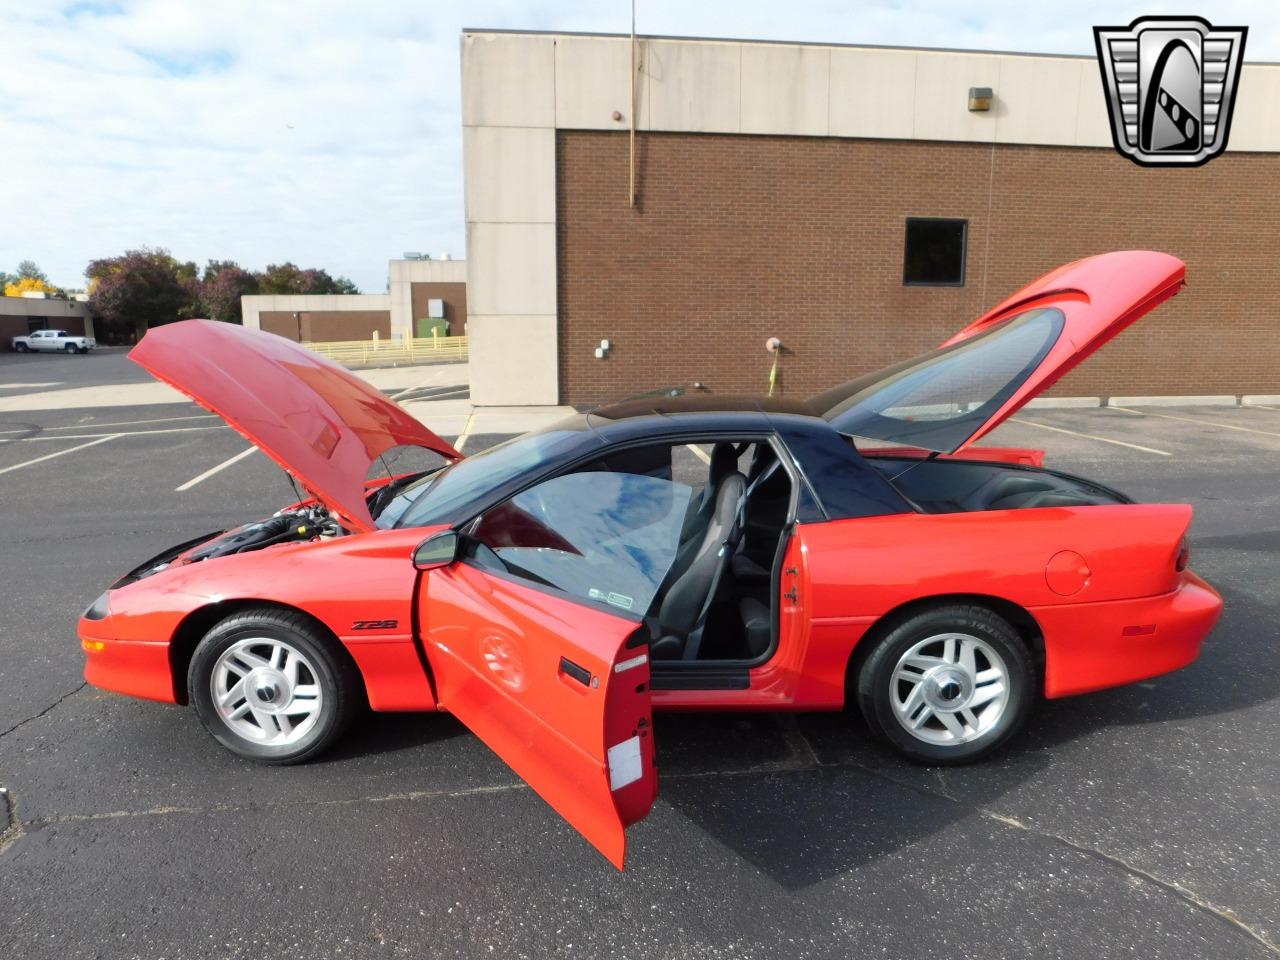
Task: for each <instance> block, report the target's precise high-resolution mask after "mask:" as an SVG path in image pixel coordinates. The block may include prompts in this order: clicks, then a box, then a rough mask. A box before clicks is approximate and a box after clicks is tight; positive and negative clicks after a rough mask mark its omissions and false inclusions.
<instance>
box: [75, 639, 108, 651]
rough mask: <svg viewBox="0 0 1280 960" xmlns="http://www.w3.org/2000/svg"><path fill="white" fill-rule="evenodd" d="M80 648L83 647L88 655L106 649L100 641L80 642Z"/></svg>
mask: <svg viewBox="0 0 1280 960" xmlns="http://www.w3.org/2000/svg"><path fill="white" fill-rule="evenodd" d="M80 646H82V647H84V648H85V650H87V651H89V653H97V652H99V651H100V650H102V649H104V648H105V647H106V644H105V643H103V642H102V641H101V640H81V641H80Z"/></svg>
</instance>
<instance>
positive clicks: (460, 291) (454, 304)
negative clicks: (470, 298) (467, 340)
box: [409, 283, 467, 337]
mask: <svg viewBox="0 0 1280 960" xmlns="http://www.w3.org/2000/svg"><path fill="white" fill-rule="evenodd" d="M409 295H410V297H411V299H412V304H413V306H412V310H413V317H412V320H413V329H414V331H415V333H414V335H415V336H416V335H417V333H416V331H417V329H418V321H419V320H420V319H421V318H423V317H428V316H430V314H429V313H428V311H427V301H428V300H443V301H444V318H445V319H446V320H448V321H449V336H451V337H463V336H466V333H467V285H466V284H465V283H411V284H409Z"/></svg>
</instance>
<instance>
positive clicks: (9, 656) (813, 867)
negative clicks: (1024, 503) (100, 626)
mask: <svg viewBox="0 0 1280 960" xmlns="http://www.w3.org/2000/svg"><path fill="white" fill-rule="evenodd" d="M42 359H43V358H42ZM85 360H88V361H89V363H90V364H94V363H96V362H98V361H99V360H102V361H109V362H110V363H111V364H114V360H115V357H114V356H111V355H103V356H102V357H101V358H95V357H89V358H65V360H63V361H62V362H65V363H67V364H76V363H81V364H82V366H81V367H80V370H81V371H83V375H84V376H88V377H92V376H93V373H92V371H93V369H94V368H93V367H91V366H84V365H83V361H85ZM52 362H53V361H52V360H50V361H49V363H52ZM107 366H108V364H106V363H104V364H103V367H104V369H105V368H106V367H107ZM35 369H36V367H35V366H34V365H30V364H29V365H25V366H22V367H18V366H16V365H14V364H5V365H3V366H0V384H4V383H9V384H13V383H18V382H20V381H22V380H24V379H30V381H31V382H33V383H34V382H41V381H54V380H57V379H59V377H58V376H55V375H48V376H34V375H33V374H31V372H32V371H34V370H35ZM47 369H50V370H51V369H52V368H47ZM112 369H114V366H112ZM122 369H124V368H122ZM15 371H20V372H18V373H16V374H15ZM108 373H109V371H108ZM22 389H26V388H22V387H17V388H12V389H10V390H8V391H7V392H8V393H10V394H12V393H14V392H16V391H19V390H22ZM5 392H6V391H4V390H0V394H4V393H5ZM107 438H109V439H107ZM497 439H498V438H497V437H495V436H489V435H475V436H470V437H468V439H467V445H466V449H467V450H468V451H472V452H474V451H475V450H477V449H480V448H482V447H483V446H484V445H486V444H488V443H492V442H495V441H496V440H497ZM0 440H2V441H4V442H3V443H0V504H2V505H3V506H2V508H0V544H3V546H2V547H0V578H2V582H3V583H4V584H5V589H4V591H3V593H0V691H3V692H2V694H0V785H3V786H4V787H5V789H6V791H7V792H6V793H5V794H4V798H3V802H0V830H5V832H4V833H3V836H2V837H0V955H2V956H12V957H30V958H40V957H56V958H60V960H62V958H71V957H147V958H154V957H169V958H180V957H210V956H214V957H284V956H307V955H310V956H350V957H364V956H369V957H382V956H441V957H446V956H475V955H481V956H488V955H492V956H501V957H525V956H527V957H544V956H581V957H603V956H617V957H699V958H701V957H782V956H786V957H850V956H857V957H900V958H907V957H926V956H928V957H937V956H948V957H964V956H981V957H985V958H996V957H1018V958H1023V957H1028V956H1037V957H1142V958H1163V957H1170V958H1174V957H1176V958H1179V960H1183V958H1186V957H1193V956H1194V957H1209V956H1211V957H1232V958H1235V957H1241V958H1247V957H1274V956H1276V955H1278V954H1280V876H1278V871H1277V866H1276V865H1277V863H1280V805H1278V804H1277V803H1276V798H1277V796H1280V760H1277V751H1276V746H1277V742H1278V739H1280V738H1278V737H1277V733H1278V732H1280V705H1278V704H1280V701H1278V700H1277V695H1278V694H1280V669H1278V668H1277V658H1276V649H1277V643H1278V642H1280V607H1278V603H1280V592H1278V591H1277V586H1276V584H1277V575H1278V574H1280V560H1278V559H1277V557H1278V556H1280V521H1278V520H1277V515H1278V514H1277V511H1278V510H1280V502H1278V501H1280V490H1278V489H1277V486H1276V482H1275V477H1276V468H1277V462H1278V457H1280V409H1274V410H1273V409H1263V408H1211V407H1160V408H1144V409H1142V410H1140V411H1138V412H1126V411H1123V410H1114V409H1092V410H1060V409H1052V410H1051V409H1033V410H1028V411H1026V412H1025V413H1024V414H1023V415H1021V416H1020V417H1019V418H1018V420H1017V421H1016V422H1013V423H1010V424H1008V425H1006V426H1005V427H1002V428H1001V429H1000V430H999V431H998V432H997V433H996V434H994V435H993V436H992V437H991V438H990V440H989V441H988V442H989V443H992V444H1004V445H1017V446H1038V447H1044V448H1046V449H1048V450H1049V451H1050V457H1049V462H1050V464H1051V465H1052V466H1056V467H1058V468H1061V469H1064V470H1068V471H1072V472H1077V473H1080V474H1083V475H1085V476H1088V477H1091V478H1094V479H1097V480H1100V481H1103V482H1105V483H1109V484H1111V485H1114V486H1116V487H1118V488H1119V489H1121V490H1124V491H1125V492H1127V493H1129V494H1130V495H1132V496H1134V497H1136V498H1137V499H1140V500H1145V501H1187V502H1190V503H1192V504H1193V505H1194V506H1195V508H1196V520H1195V525H1194V527H1193V541H1192V543H1193V554H1192V564H1193V566H1194V567H1195V568H1196V570H1197V571H1198V572H1200V573H1201V574H1202V575H1203V576H1205V577H1207V578H1208V579H1209V580H1210V581H1211V582H1213V583H1214V584H1215V586H1217V587H1218V588H1219V590H1220V591H1221V592H1222V593H1223V595H1224V596H1225V598H1226V611H1225V614H1224V617H1223V620H1222V623H1221V624H1220V625H1219V627H1218V628H1217V630H1216V632H1215V633H1214V634H1213V635H1212V637H1211V638H1210V641H1209V643H1208V644H1207V645H1206V647H1205V651H1204V654H1203V656H1202V657H1201V659H1200V660H1199V661H1198V662H1197V663H1196V664H1194V665H1193V666H1191V667H1190V668H1188V669H1186V670H1184V671H1181V672H1179V673H1176V674H1173V675H1171V676H1168V677H1164V678H1160V679H1158V680H1155V681H1151V682H1148V683H1143V684H1138V685H1135V686H1132V687H1128V688H1124V689H1119V690H1114V691H1109V692H1105V693H1099V694H1093V695H1090V696H1086V697H1080V698H1075V699H1071V700H1063V701H1056V702H1051V703H1042V704H1040V705H1039V708H1038V710H1037V711H1036V712H1035V714H1034V716H1033V718H1032V720H1031V722H1030V724H1029V725H1028V728H1027V729H1026V730H1025V731H1024V733H1023V735H1022V736H1021V737H1020V738H1019V739H1018V741H1017V742H1016V743H1015V744H1014V745H1013V746H1011V747H1010V748H1009V749H1007V750H1006V751H1005V752H1003V753H1002V754H1000V755H999V756H998V757H997V758H996V759H994V760H992V761H989V762H986V763H983V764H980V765H977V766H972V767H966V768H959V769H948V770H946V771H945V772H943V771H939V770H932V769H924V768H919V767H913V766H909V765H907V764H906V763H904V762H902V761H900V760H898V759H897V758H896V757H894V756H893V755H891V754H889V753H888V752H887V751H886V750H884V749H882V748H880V747H879V746H878V745H876V744H874V743H872V742H871V741H870V740H869V738H868V736H867V734H866V731H865V729H864V727H863V725H862V723H861V722H860V721H859V720H858V719H857V718H856V717H854V716H841V715H815V716H802V717H789V716H780V717H772V716H762V715H738V716H727V715H708V716H697V715H678V716H664V717H659V719H658V720H657V722H656V736H657V743H658V751H659V764H660V770H661V797H660V799H659V801H658V804H657V805H656V806H655V808H654V810H653V813H652V814H651V815H650V817H649V818H648V819H647V820H646V821H644V822H643V823H641V824H640V825H639V826H638V827H636V828H634V829H633V830H632V831H631V834H630V836H631V847H630V854H629V858H630V859H629V867H628V870H627V871H626V872H625V873H618V872H616V871H614V870H613V868H612V867H610V866H609V865H608V864H607V863H606V862H605V861H604V860H603V859H602V858H601V857H600V856H599V855H597V854H596V853H595V852H594V850H592V848H591V847H589V846H588V845H587V844H586V843H585V842H584V841H582V840H581V839H580V838H579V837H578V836H577V835H576V834H575V833H574V832H573V831H572V830H571V829H570V828H569V827H567V826H566V825H565V824H564V823H563V822H562V821H561V820H560V819H559V817H558V816H557V815H556V814H554V813H553V812H552V811H551V810H550V809H549V808H548V807H547V806H546V805H545V804H543V803H542V801H541V800H540V799H538V797H537V796H536V795H534V794H532V792H531V791H529V790H528V789H527V788H525V787H524V786H523V785H522V784H521V783H520V781H519V780H518V779H517V778H516V777H515V776H514V775H512V774H511V773H510V772H509V771H508V770H507V768H506V767H505V766H504V765H503V764H502V763H501V762H500V761H498V760H497V759H496V758H495V757H494V756H493V755H492V754H491V753H490V752H489V751H488V749H487V748H486V747H485V746H484V745H483V744H482V743H480V742H479V741H478V740H476V739H475V738H473V737H472V736H470V735H469V734H468V733H467V732H466V730H465V729H464V728H462V727H461V726H460V725H459V724H458V723H457V722H455V721H454V720H452V719H451V718H449V717H447V716H439V715H428V716H419V715H383V716H371V717H369V718H367V719H365V720H363V721H362V722H361V723H360V724H359V725H358V727H357V729H355V730H354V731H353V733H352V734H351V735H349V736H348V738H347V739H346V740H345V741H344V743H343V744H342V746H341V748H340V749H339V750H338V751H337V752H335V753H333V754H331V755H330V756H328V757H326V758H325V759H324V760H323V761H322V762H318V763H315V764H312V765H309V766H304V767H294V768H265V767H258V766H254V765H252V764H251V763H248V762H246V761H242V760H239V759H237V758H235V757H233V756H231V755H230V754H228V753H226V752H225V751H224V750H222V749H221V748H220V747H218V746H217V745H216V744H215V743H214V742H213V741H212V739H210V738H209V737H208V736H206V735H205V733H204V731H203V730H202V728H201V727H200V725H199V723H198V721H197V720H196V718H195V716H194V714H192V713H191V712H189V711H186V710H183V709H180V708H176V707H166V706H163V705H160V704H152V703H143V702H139V701H134V700H129V699H126V698H123V697H119V696H115V695H112V694H108V693H104V692H101V691H98V690H95V689H93V688H90V687H86V686H84V685H83V684H82V681H81V677H80V670H81V665H82V658H81V652H80V649H79V646H78V644H77V642H76V639H75V635H74V630H75V621H76V618H77V616H78V615H79V613H80V611H81V610H82V609H83V608H84V606H85V605H86V604H87V603H88V602H89V601H91V600H92V599H93V598H94V597H95V596H96V595H97V594H98V593H99V592H100V591H101V590H102V589H103V587H104V586H105V585H106V584H107V583H109V582H110V581H111V580H113V579H114V578H115V577H116V576H118V575H119V574H120V573H122V572H124V571H125V570H126V569H128V568H130V567H132V566H134V565H136V564H137V563H138V562H140V561H141V560H143V559H145V558H147V557H149V556H151V555H153V554H155V553H156V552H158V551H159V550H161V549H162V548H164V547H166V546H168V545H170V544H172V543H175V542H178V541H181V540H184V539H189V538H190V537H191V536H194V535H196V534H199V533H201V532H203V531H207V530H211V529H215V528H219V527H226V526H231V525H233V524H236V523H240V522H244V521H247V520H252V519H257V518H260V517H263V516H266V515H268V514H270V513H271V512H272V511H274V510H275V509H277V508H278V507H279V506H280V505H282V504H284V503H287V502H289V501H291V500H292V499H293V492H292V490H291V488H290V486H289V484H288V482H287V480H286V479H285V478H284V475H283V474H282V473H281V472H280V471H279V470H278V469H276V468H274V467H273V466H272V465H271V464H270V463H269V462H268V461H267V460H266V458H265V457H263V456H262V455H260V454H252V455H250V456H247V457H245V458H243V459H241V460H240V461H238V462H236V463H234V464H232V465H230V466H228V467H226V468H225V469H222V470H220V471H218V472H216V473H214V474H212V475H210V476H208V477H207V478H206V479H204V480H202V481H201V482H199V483H197V484H195V485H194V486H188V487H187V489H184V490H181V491H180V490H178V488H179V487H182V486H184V485H187V484H188V483H189V482H190V481H191V480H192V479H194V478H196V477H197V476H199V475H200V474H202V473H203V472H205V471H207V470H209V469H210V468H212V467H215V466H217V465H219V464H221V463H224V462H225V461H227V460H228V459H229V458H231V457H234V456H235V455H236V454H237V453H239V452H241V451H243V450H244V449H245V443H244V441H243V440H241V439H240V438H239V437H238V436H237V435H235V434H234V433H233V432H232V431H230V430H228V429H226V428H225V427H222V426H220V421H218V420H216V419H214V418H211V417H208V416H205V415H204V413H203V411H202V410H200V409H198V408H197V407H195V406H194V405H191V404H172V405H149V406H134V407H123V408H112V407H98V408H94V409H92V410H56V411H24V412H21V413H9V414H2V413H0ZM6 819H7V821H8V827H7V830H6V829H5V822H6Z"/></svg>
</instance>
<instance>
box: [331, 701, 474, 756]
mask: <svg viewBox="0 0 1280 960" xmlns="http://www.w3.org/2000/svg"><path fill="white" fill-rule="evenodd" d="M459 736H471V732H470V731H469V730H467V728H466V727H464V726H463V725H462V724H461V723H459V722H458V721H457V720H456V719H454V718H453V717H451V716H448V715H445V714H437V713H373V712H365V713H363V714H362V715H361V716H359V717H357V718H356V719H355V721H354V722H353V723H352V724H351V726H350V728H348V730H347V732H346V733H345V734H344V735H343V737H342V738H341V739H340V740H339V741H338V743H337V744H335V746H334V747H333V749H331V750H329V751H327V752H325V753H324V754H323V755H322V756H321V757H319V758H317V759H316V760H314V761H312V762H313V763H315V764H325V763H340V762H343V761H347V760H352V759H357V758H359V757H372V756H376V755H379V754H386V753H397V752H399V751H402V750H420V749H422V748H424V747H430V745H431V744H433V743H440V742H442V741H444V740H450V739H452V738H454V737H459Z"/></svg>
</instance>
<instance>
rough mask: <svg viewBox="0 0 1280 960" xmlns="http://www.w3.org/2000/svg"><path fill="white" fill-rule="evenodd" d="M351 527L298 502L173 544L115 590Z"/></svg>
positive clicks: (338, 533)
mask: <svg viewBox="0 0 1280 960" xmlns="http://www.w3.org/2000/svg"><path fill="white" fill-rule="evenodd" d="M346 535H347V530H346V529H345V528H344V527H343V526H342V525H341V524H340V523H338V521H337V520H336V519H334V517H333V515H332V514H331V513H330V512H329V511H328V510H326V509H325V508H324V507H323V506H321V505H320V504H318V503H316V502H315V501H307V502H304V503H299V504H295V505H293V506H289V507H285V508H284V509H283V510H279V511H277V512H276V513H274V514H272V515H271V516H269V517H267V518H266V519H265V520H255V521H253V522H252V523H245V524H241V525H240V526H238V527H232V528H231V529H230V530H223V531H215V532H212V533H206V534H204V535H203V536H200V537H196V538H195V539H193V540H188V541H187V542H185V543H180V544H178V545H177V546H173V547H170V548H169V549H168V550H166V551H164V553H161V554H159V555H158V556H155V557H152V558H151V559H150V560H148V561H147V562H146V563H144V564H142V565H141V566H139V567H137V568H135V569H133V570H131V571H129V572H128V573H127V574H125V575H124V576H123V577H121V578H120V579H119V580H117V581H116V582H115V583H113V584H112V585H111V589H112V590H116V589H119V588H120V587H123V586H127V585H128V584H130V583H134V582H136V581H138V580H143V579H146V578H147V577H150V576H154V575H155V574H157V573H160V572H162V571H164V570H168V569H169V568H170V567H172V566H174V565H175V564H176V565H179V566H184V565H186V564H188V563H198V562H200V561H202V560H212V559H214V558H215V557H226V556H231V555H232V554H237V553H249V552H251V551H253V550H262V549H264V548H265V547H271V546H275V545H276V544H281V543H301V542H305V541H309V540H321V539H326V538H330V537H343V536H346Z"/></svg>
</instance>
